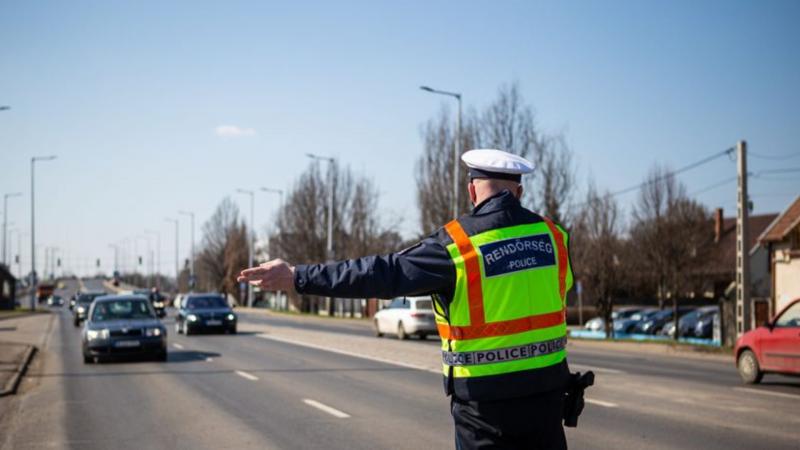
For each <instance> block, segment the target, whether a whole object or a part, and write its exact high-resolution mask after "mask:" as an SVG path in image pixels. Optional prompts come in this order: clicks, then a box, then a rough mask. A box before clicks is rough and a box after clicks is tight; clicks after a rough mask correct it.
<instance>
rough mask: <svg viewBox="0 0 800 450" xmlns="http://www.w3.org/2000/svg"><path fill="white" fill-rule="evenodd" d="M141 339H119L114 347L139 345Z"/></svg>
mask: <svg viewBox="0 0 800 450" xmlns="http://www.w3.org/2000/svg"><path fill="white" fill-rule="evenodd" d="M138 346H139V341H117V342H115V343H114V347H138Z"/></svg>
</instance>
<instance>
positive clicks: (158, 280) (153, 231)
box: [144, 230, 161, 291]
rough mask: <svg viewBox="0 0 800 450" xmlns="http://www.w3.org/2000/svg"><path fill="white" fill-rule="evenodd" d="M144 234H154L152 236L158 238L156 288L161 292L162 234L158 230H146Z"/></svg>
mask: <svg viewBox="0 0 800 450" xmlns="http://www.w3.org/2000/svg"><path fill="white" fill-rule="evenodd" d="M144 232H145V233H149V234H152V235H155V237H156V270H155V276H156V287H157V288H158V290H159V291H160V290H161V279H160V277H159V276H158V274H159V271H161V233H159V232H158V231H156V230H144Z"/></svg>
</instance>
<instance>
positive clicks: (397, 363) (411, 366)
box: [256, 334, 442, 374]
mask: <svg viewBox="0 0 800 450" xmlns="http://www.w3.org/2000/svg"><path fill="white" fill-rule="evenodd" d="M256 336H258V337H260V338H262V339H269V340H271V341H277V342H284V343H287V344H292V345H299V346H301V347H308V348H313V349H316V350H322V351H325V352H331V353H338V354H340V355H346V356H352V357H354V358H361V359H368V360H370V361H376V362H380V363H384V364H391V365H394V366H400V367H406V368H409V369H415V370H422V371H425V372H432V373H436V374H441V373H442V371H441V369H431V368H428V367H423V366H418V365H416V364H409V363H404V362H400V361H393V360H391V359H385V358H379V357H377V356H369V355H362V354H360V353H354V352H349V351H347V350H339V349H335V348H330V347H325V346H323V345H317V344H309V343H307V342H298V341H293V340H291V339H286V338H281V337H277V336H270V335H267V334H257V335H256Z"/></svg>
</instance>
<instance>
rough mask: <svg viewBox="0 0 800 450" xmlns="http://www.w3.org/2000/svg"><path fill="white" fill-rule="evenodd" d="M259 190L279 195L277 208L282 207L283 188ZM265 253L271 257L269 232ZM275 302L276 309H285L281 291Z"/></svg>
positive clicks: (263, 188)
mask: <svg viewBox="0 0 800 450" xmlns="http://www.w3.org/2000/svg"><path fill="white" fill-rule="evenodd" d="M261 191H262V192H267V193H270V194H278V195H279V196H280V200H279V202H280V203H278V208H281V207H283V189H274V188H268V187H262V188H261ZM267 254H268V256H269V257H270V258H272V255H271V254H269V234H267ZM276 303H277V304H278V309H286V308H285V306H284V305H283V293H282V292H281V291H278V299H277V301H276Z"/></svg>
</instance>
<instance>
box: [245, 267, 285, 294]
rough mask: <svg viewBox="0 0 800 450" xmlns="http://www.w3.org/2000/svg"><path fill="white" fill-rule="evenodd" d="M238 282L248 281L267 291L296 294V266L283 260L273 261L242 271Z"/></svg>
mask: <svg viewBox="0 0 800 450" xmlns="http://www.w3.org/2000/svg"><path fill="white" fill-rule="evenodd" d="M236 281H238V282H240V283H241V282H242V281H247V282H248V283H250V284H252V285H253V286H258V287H260V288H261V289H263V290H265V291H286V292H294V266H290V265H289V264H288V263H287V262H286V261H284V260H282V259H273V260H272V261H267V262H265V263H264V264H261V265H260V266H258V267H251V268H249V269H245V270H243V271H241V272H240V273H239V276H238V277H237V278H236Z"/></svg>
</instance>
